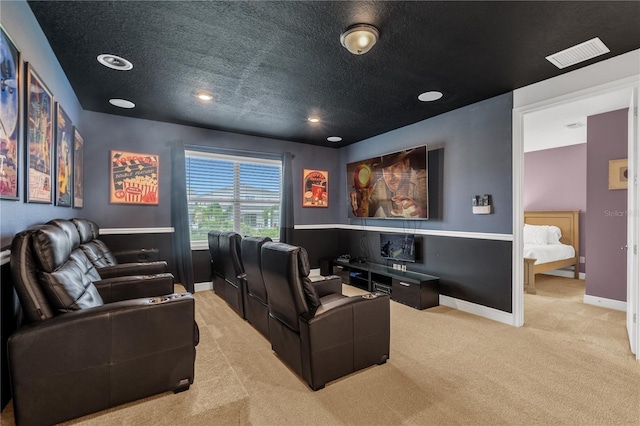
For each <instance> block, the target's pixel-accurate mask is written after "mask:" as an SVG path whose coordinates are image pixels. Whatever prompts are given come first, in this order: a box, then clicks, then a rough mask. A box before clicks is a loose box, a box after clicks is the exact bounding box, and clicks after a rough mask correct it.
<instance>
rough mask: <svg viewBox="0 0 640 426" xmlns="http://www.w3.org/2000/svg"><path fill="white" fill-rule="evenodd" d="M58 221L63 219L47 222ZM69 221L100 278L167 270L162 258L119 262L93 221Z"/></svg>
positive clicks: (157, 272) (156, 272)
mask: <svg viewBox="0 0 640 426" xmlns="http://www.w3.org/2000/svg"><path fill="white" fill-rule="evenodd" d="M60 221H64V219H55V220H54V221H51V222H49V223H55V222H60ZM71 223H73V224H74V225H75V227H76V229H77V231H78V234H79V235H80V248H81V249H82V251H83V252H84V254H85V255H86V256H87V258H88V259H89V260H90V261H91V263H93V266H94V267H95V268H96V270H97V271H98V273H99V274H100V276H101V277H102V278H111V277H119V276H128V275H148V274H162V273H165V272H168V267H167V262H165V261H163V260H159V261H153V262H128V263H120V262H119V261H118V259H117V257H116V256H115V255H114V254H113V253H112V252H111V250H109V248H108V247H107V245H106V244H105V243H104V242H103V241H102V240H100V239H99V236H100V227H99V226H98V225H97V224H96V223H95V222H94V221H92V220H89V219H78V218H75V219H71Z"/></svg>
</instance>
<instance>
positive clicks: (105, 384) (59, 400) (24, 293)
mask: <svg viewBox="0 0 640 426" xmlns="http://www.w3.org/2000/svg"><path fill="white" fill-rule="evenodd" d="M67 231H69V230H68V229H67ZM10 269H11V274H12V279H13V283H14V287H15V289H16V293H17V294H18V298H19V299H20V303H21V306H22V309H23V314H24V319H25V323H26V325H24V326H22V327H21V328H20V329H18V331H16V332H15V333H14V334H13V335H11V337H10V338H9V341H8V359H9V368H10V374H11V388H12V394H13V407H14V415H15V419H16V423H17V424H18V425H35V424H54V423H59V422H62V421H66V420H69V419H73V418H76V417H80V416H83V415H86V414H89V413H93V412H96V411H100V410H103V409H106V408H109V407H113V406H116V405H119V404H123V403H126V402H130V401H133V400H136V399H140V398H143V397H147V396H150V395H154V394H157V393H160V392H165V391H169V390H173V391H174V392H177V391H181V390H186V389H188V388H189V386H190V384H191V383H193V379H194V360H195V345H196V344H197V326H196V324H195V319H194V315H195V312H194V300H193V298H192V296H191V295H190V294H189V293H185V294H168V295H167V294H164V295H159V294H158V293H159V291H162V290H161V289H164V288H166V287H164V286H161V287H156V286H154V285H153V284H152V285H148V284H149V283H150V282H151V283H153V281H154V280H159V279H168V280H170V281H171V282H173V277H172V276H171V274H162V275H164V276H155V277H140V276H136V277H118V278H111V279H104V280H102V279H100V276H99V274H98V273H97V272H96V270H95V268H94V267H93V265H92V264H91V262H90V261H89V260H88V259H87V257H86V256H85V254H84V253H83V252H82V250H80V249H79V239H74V238H73V233H71V232H69V233H68V232H65V230H64V229H63V228H62V227H58V226H56V225H53V224H46V225H38V226H34V227H32V228H29V229H28V230H26V231H23V232H20V233H19V234H17V235H16V236H15V237H14V239H13V241H12V246H11V262H10ZM136 297H144V298H141V299H136Z"/></svg>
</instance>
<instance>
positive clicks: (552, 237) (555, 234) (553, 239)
mask: <svg viewBox="0 0 640 426" xmlns="http://www.w3.org/2000/svg"><path fill="white" fill-rule="evenodd" d="M547 230H548V231H549V232H548V234H547V242H548V244H562V243H561V242H560V237H562V231H561V230H560V228H558V227H557V226H555V225H549V226H547Z"/></svg>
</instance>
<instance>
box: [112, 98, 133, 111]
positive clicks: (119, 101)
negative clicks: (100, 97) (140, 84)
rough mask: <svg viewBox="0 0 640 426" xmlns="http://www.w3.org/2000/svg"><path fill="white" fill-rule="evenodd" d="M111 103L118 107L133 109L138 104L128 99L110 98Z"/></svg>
mask: <svg viewBox="0 0 640 426" xmlns="http://www.w3.org/2000/svg"><path fill="white" fill-rule="evenodd" d="M109 103H110V104H111V105H113V106H117V107H118V108H127V109H131V108H134V107H135V106H136V104H134V103H133V102H131V101H128V100H126V99H109Z"/></svg>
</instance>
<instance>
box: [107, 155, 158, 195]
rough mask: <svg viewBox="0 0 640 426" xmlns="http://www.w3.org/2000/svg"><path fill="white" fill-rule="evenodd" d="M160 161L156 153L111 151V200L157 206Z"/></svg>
mask: <svg viewBox="0 0 640 426" xmlns="http://www.w3.org/2000/svg"><path fill="white" fill-rule="evenodd" d="M159 163H160V162H159V159H158V156H157V155H156V154H140V153H136V152H126V151H111V179H110V181H111V191H110V198H109V201H110V202H111V203H114V204H143V205H156V206H157V205H158V181H159V175H158V173H159V170H158V168H159V166H160V164H159Z"/></svg>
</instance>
